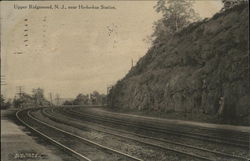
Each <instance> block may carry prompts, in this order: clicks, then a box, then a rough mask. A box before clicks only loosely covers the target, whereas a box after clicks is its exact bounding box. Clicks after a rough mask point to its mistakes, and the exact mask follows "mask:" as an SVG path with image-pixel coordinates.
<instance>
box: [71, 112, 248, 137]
mask: <svg viewBox="0 0 250 161" xmlns="http://www.w3.org/2000/svg"><path fill="white" fill-rule="evenodd" d="M71 109H72V110H73V109H75V110H76V111H79V110H80V111H81V110H83V109H84V108H80V107H73V108H71ZM83 112H84V110H83ZM104 114H105V115H107V116H109V115H111V116H112V117H113V116H116V117H118V118H119V116H125V118H126V117H127V118H128V114H119V113H117V115H116V113H112V112H109V111H105V112H104ZM136 119H138V120H140V121H144V118H143V117H136ZM148 121H151V122H153V123H154V124H157V126H158V125H160V124H162V121H159V120H158V119H153V118H148ZM164 127H165V128H169V129H173V130H177V131H179V130H180V128H179V127H180V126H176V125H169V124H168V125H164ZM190 129H191V130H192V131H190ZM181 130H182V132H192V133H203V135H204V134H205V135H204V136H209V135H210V136H213V137H218V138H219V139H221V138H225V137H228V138H231V139H234V140H239V141H241V140H249V138H250V133H249V132H238V131H233V130H229V129H211V128H207V127H197V126H192V125H185V126H183V125H181Z"/></svg>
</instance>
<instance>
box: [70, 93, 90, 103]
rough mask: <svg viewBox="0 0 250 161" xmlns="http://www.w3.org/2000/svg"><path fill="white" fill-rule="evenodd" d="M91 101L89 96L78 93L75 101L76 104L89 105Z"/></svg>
mask: <svg viewBox="0 0 250 161" xmlns="http://www.w3.org/2000/svg"><path fill="white" fill-rule="evenodd" d="M88 102H89V98H88V96H87V95H84V94H81V93H80V94H78V95H77V97H76V99H75V100H74V101H73V104H74V105H87V104H88Z"/></svg>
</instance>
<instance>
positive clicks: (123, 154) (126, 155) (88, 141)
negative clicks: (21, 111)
mask: <svg viewBox="0 0 250 161" xmlns="http://www.w3.org/2000/svg"><path fill="white" fill-rule="evenodd" d="M28 115H29V117H31V118H32V119H34V120H36V121H38V122H40V123H42V124H44V125H46V126H48V127H51V128H53V129H55V130H57V131H61V132H63V133H66V134H68V135H71V136H73V137H75V138H78V139H80V140H82V141H85V142H87V143H89V144H92V145H95V146H97V147H99V148H101V149H104V150H108V151H111V152H113V153H116V154H119V155H122V156H125V157H127V158H130V159H132V160H136V161H143V160H142V159H139V158H136V157H134V156H131V155H128V154H125V153H123V152H120V151H117V150H115V149H112V148H109V147H106V146H103V145H101V144H98V143H96V142H93V141H91V140H89V139H86V138H83V137H81V136H78V135H76V134H73V133H70V132H68V131H65V130H63V129H60V128H57V127H55V126H52V125H49V124H48V123H46V122H43V121H41V120H39V119H37V118H35V117H33V116H31V115H30V113H29V112H28Z"/></svg>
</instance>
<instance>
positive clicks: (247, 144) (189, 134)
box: [67, 110, 250, 148]
mask: <svg viewBox="0 0 250 161" xmlns="http://www.w3.org/2000/svg"><path fill="white" fill-rule="evenodd" d="M67 111H72V112H74V113H77V114H79V113H80V114H82V116H83V115H84V116H89V117H92V118H96V119H99V120H100V121H106V122H111V123H114V124H118V123H119V124H123V125H129V126H133V127H137V128H138V127H139V126H138V125H135V124H132V123H128V122H125V121H123V120H119V119H113V118H110V117H109V118H107V117H104V116H96V115H93V114H85V113H82V112H76V111H74V110H67ZM97 117H98V118H97ZM139 128H140V129H145V130H153V131H156V132H161V133H166V134H170V135H178V136H183V137H189V138H193V139H199V140H203V141H209V142H215V143H220V144H228V145H233V146H238V147H243V148H249V144H250V143H249V142H245V144H240V143H235V142H233V140H225V139H223V140H220V139H219V138H217V139H214V138H213V137H210V136H206V137H205V136H199V135H198V136H197V135H195V134H192V133H191V132H189V133H187V134H185V133H183V132H182V131H180V132H182V133H180V132H178V131H175V132H173V131H170V130H169V129H163V128H155V127H150V126H146V125H143V127H142V126H140V127H139Z"/></svg>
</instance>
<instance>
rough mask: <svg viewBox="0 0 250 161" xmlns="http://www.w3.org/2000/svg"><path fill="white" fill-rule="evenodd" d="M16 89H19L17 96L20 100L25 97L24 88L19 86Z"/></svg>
mask: <svg viewBox="0 0 250 161" xmlns="http://www.w3.org/2000/svg"><path fill="white" fill-rule="evenodd" d="M16 89H17V93H16V94H17V95H18V96H19V98H21V97H22V96H23V93H24V92H23V91H24V90H23V86H17V87H16Z"/></svg>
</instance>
